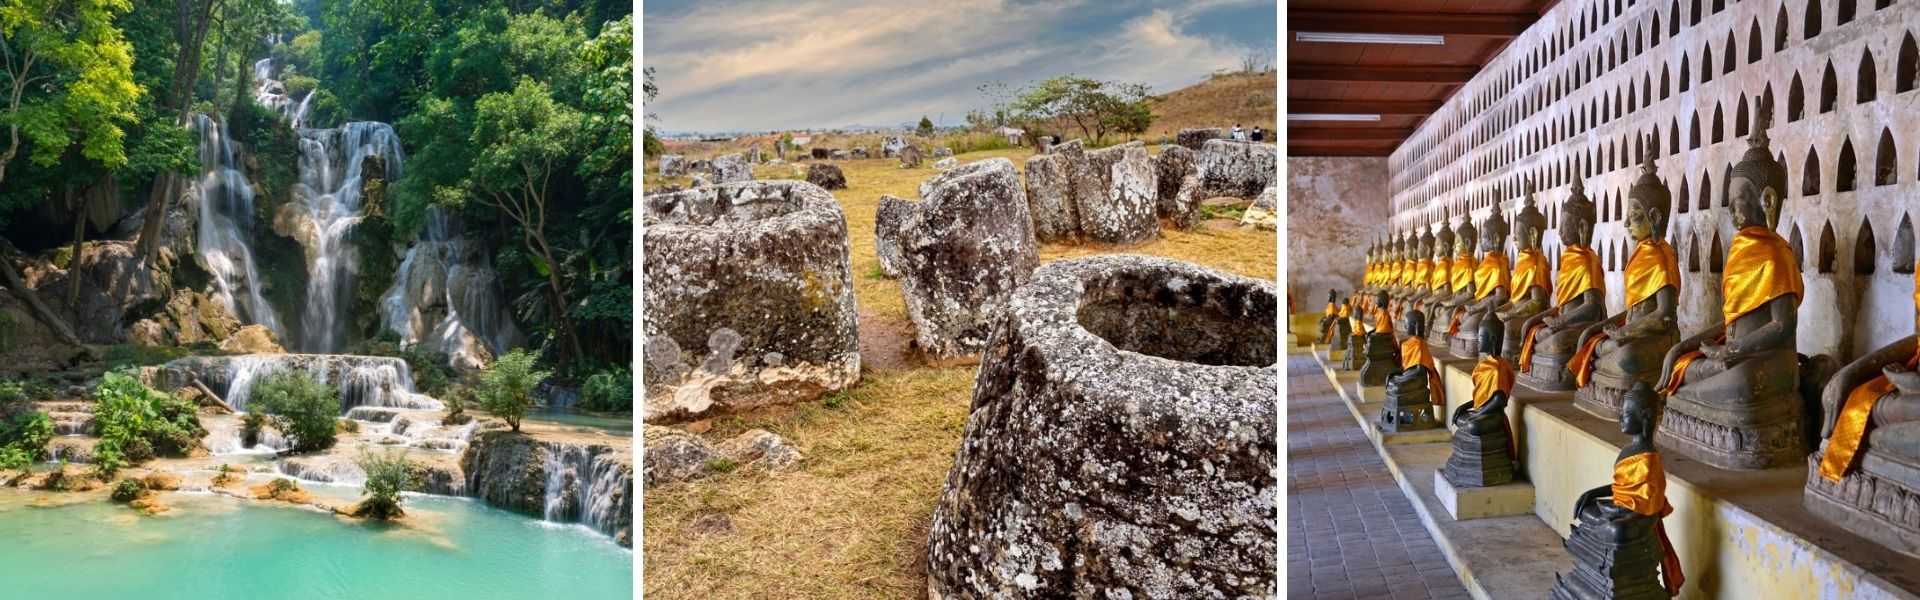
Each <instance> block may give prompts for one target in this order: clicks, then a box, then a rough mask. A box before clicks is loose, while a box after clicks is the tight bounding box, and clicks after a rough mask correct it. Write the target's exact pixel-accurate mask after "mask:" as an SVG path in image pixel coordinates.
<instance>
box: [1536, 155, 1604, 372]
mask: <svg viewBox="0 0 1920 600" xmlns="http://www.w3.org/2000/svg"><path fill="white" fill-rule="evenodd" d="M1596 220H1597V219H1596V215H1595V213H1594V206H1593V201H1592V200H1588V199H1587V194H1586V187H1585V186H1584V185H1582V184H1581V183H1580V180H1578V179H1575V180H1573V194H1572V195H1571V196H1570V197H1568V198H1567V200H1566V202H1562V203H1561V204H1560V245H1561V246H1562V247H1563V248H1565V249H1564V250H1561V251H1560V272H1559V273H1558V274H1557V275H1556V276H1555V277H1554V281H1553V308H1549V309H1547V310H1545V311H1542V312H1540V313H1539V314H1537V315H1534V316H1533V317H1532V318H1529V319H1527V321H1526V322H1525V323H1524V324H1523V325H1522V327H1521V332H1522V333H1521V337H1520V353H1519V357H1518V359H1516V360H1515V361H1514V366H1515V368H1516V369H1517V370H1519V371H1520V381H1521V383H1525V384H1527V385H1530V386H1533V387H1534V388H1535V389H1539V390H1543V391H1549V392H1565V391H1570V390H1572V389H1573V388H1574V385H1573V377H1572V375H1571V373H1570V372H1569V371H1568V370H1567V368H1566V365H1567V360H1568V359H1569V358H1571V357H1572V356H1573V352H1574V349H1575V347H1576V346H1577V342H1579V338H1580V332H1581V331H1583V330H1585V329H1586V328H1587V327H1588V326H1591V325H1593V324H1594V323H1598V322H1600V320H1601V319H1604V318H1606V316H1607V292H1606V271H1605V269H1604V268H1603V267H1602V266H1601V264H1600V256H1599V255H1598V254H1596V253H1594V251H1593V248H1592V246H1591V244H1592V243H1593V226H1594V224H1595V221H1596Z"/></svg>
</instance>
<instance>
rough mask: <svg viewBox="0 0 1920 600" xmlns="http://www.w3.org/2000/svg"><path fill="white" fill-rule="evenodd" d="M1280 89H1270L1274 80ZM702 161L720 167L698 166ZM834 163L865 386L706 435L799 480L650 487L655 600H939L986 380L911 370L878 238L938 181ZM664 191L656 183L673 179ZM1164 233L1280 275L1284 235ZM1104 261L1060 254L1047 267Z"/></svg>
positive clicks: (1164, 252)
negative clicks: (931, 536)
mask: <svg viewBox="0 0 1920 600" xmlns="http://www.w3.org/2000/svg"><path fill="white" fill-rule="evenodd" d="M1266 81H1267V83H1266V84H1265V85H1266V86H1267V89H1269V90H1271V89H1272V87H1273V80H1272V78H1271V76H1268V78H1267V80H1266ZM1267 110H1268V112H1269V113H1271V112H1272V109H1271V108H1269V109H1267ZM1269 119H1271V117H1269ZM1248 123H1249V126H1251V120H1249V122H1248ZM1267 124H1268V125H1271V121H1270V120H1269V121H1268V122H1267ZM839 147H846V146H839ZM1150 147H1151V146H1150ZM870 148H874V147H873V146H870ZM875 149H877V148H875ZM1153 150H1154V151H1156V152H1157V148H1155V149H1153ZM1031 153H1032V151H1031V150H1030V149H1026V148H1016V149H1008V150H995V151H985V152H974V153H968V154H962V155H961V156H960V157H959V159H960V160H961V161H962V162H970V161H975V160H981V159H986V158H992V157H1007V158H1010V159H1012V160H1013V161H1014V164H1015V165H1016V166H1021V165H1023V164H1024V162H1025V160H1026V158H1027V157H1028V156H1029V155H1031ZM695 157H698V158H710V157H711V155H690V156H689V158H690V159H692V158H695ZM648 162H649V164H648V171H649V173H652V172H653V168H654V165H653V164H652V161H648ZM835 164H838V165H840V166H841V168H842V169H843V170H844V171H845V173H846V176H847V181H848V183H849V187H848V189H845V190H837V191H835V192H834V196H835V197H836V198H838V199H839V201H840V204H841V206H842V207H843V208H844V209H845V211H846V214H847V229H848V231H849V237H850V241H851V249H852V257H853V272H854V280H855V296H856V298H857V300H858V302H859V309H860V327H861V345H862V348H861V351H862V354H863V363H865V364H864V366H863V367H862V370H863V373H862V380H861V382H860V384H859V385H857V386H855V387H854V388H852V389H850V390H847V391H845V392H842V393H840V394H838V395H835V396H832V397H829V398H825V399H821V400H816V401H813V402H807V403H804V404H801V405H799V406H793V407H786V408H782V409H780V410H774V411H768V412H764V413H756V414H749V415H740V416H735V417H728V418H725V419H722V420H719V421H715V422H713V423H711V425H712V430H711V431H709V432H707V433H706V435H707V436H708V437H709V438H710V439H712V440H716V441H717V440H719V439H724V438H725V437H727V436H730V435H732V434H736V433H738V432H741V431H744V430H746V429H749V428H756V427H757V428H762V429H767V430H769V431H772V432H774V433H777V434H780V435H781V436H784V437H786V438H787V439H788V440H791V441H792V442H793V443H794V444H796V445H798V446H799V447H800V448H801V449H802V450H803V451H804V452H805V453H806V459H805V460H803V461H802V462H801V463H800V464H799V465H797V466H796V467H795V468H793V469H791V470H788V471H782V472H776V473H766V472H759V471H749V470H739V471H734V472H730V473H724V474H720V475H717V476H714V477H710V478H707V479H703V480H698V481H694V482H691V483H677V484H669V485H664V486H660V487H656V488H653V489H649V490H646V491H645V494H644V499H643V502H644V515H643V520H644V525H643V531H644V536H645V539H644V540H643V552H644V554H643V555H644V557H645V565H644V574H643V575H642V577H643V578H644V584H643V585H644V589H645V593H646V594H647V596H648V597H649V598H664V599H671V598H703V599H705V598H836V599H837V598H924V597H926V564H925V562H926V560H925V541H926V540H925V537H926V531H927V524H928V520H929V518H930V517H931V515H932V513H933V509H934V502H935V501H936V499H937V498H938V496H939V492H940V487H941V485H942V483H943V481H944V480H945V478H946V473H947V468H948V467H949V466H950V465H951V464H952V463H953V458H954V452H955V450H956V449H957V448H958V447H959V439H960V434H961V431H962V429H963V428H964V426H965V424H966V418H967V411H966V407H967V405H968V401H969V398H970V396H971V393H972V388H973V378H974V368H973V367H950V368H928V367H924V366H920V365H919V364H918V363H915V362H912V361H905V360H902V359H901V356H900V352H901V349H902V348H903V347H904V344H905V341H906V339H907V338H908V337H910V336H911V333H910V332H911V326H910V325H909V324H908V320H907V315H906V307H905V304H904V303H903V301H902V299H901V295H900V288H899V285H898V283H897V282H895V281H894V280H891V279H885V278H882V277H880V276H879V262H878V259H876V258H875V257H874V248H873V229H874V212H875V209H876V207H877V206H878V201H879V198H880V196H881V195H882V194H892V195H895V196H900V197H904V198H915V197H917V194H916V191H915V190H916V188H917V187H918V185H919V183H920V182H921V181H922V180H924V179H926V178H928V177H931V176H933V174H934V173H935V171H934V170H933V169H931V168H921V169H913V170H904V169H900V168H899V167H898V166H897V165H898V163H897V161H895V160H893V159H879V158H876V159H869V160H855V161H836V162H835ZM928 164H931V161H929V163H928ZM800 169H801V170H802V172H804V169H805V167H804V165H803V166H801V167H800ZM794 173H795V169H794V166H793V165H772V166H766V165H763V166H760V167H758V168H757V169H756V173H755V175H756V177H758V178H760V179H783V178H793V177H794V176H795V175H794ZM655 179H657V178H654V179H649V180H648V181H647V182H646V186H647V187H652V186H657V185H660V184H662V183H666V182H667V181H661V180H655ZM681 182H682V183H684V179H683V180H681ZM1163 234H1164V236H1165V237H1164V238H1163V239H1161V240H1158V241H1155V242H1151V243H1148V244H1145V245H1141V246H1136V247H1132V248H1128V249H1126V250H1124V252H1128V253H1136V254H1148V255H1157V256H1165V257H1171V258H1176V259H1180V260H1186V261H1191V262H1195V263H1200V264H1204V265H1209V266H1212V267H1215V268H1219V269H1222V270H1225V271H1230V272H1233V273H1238V274H1241V275H1246V276H1250V277H1258V278H1263V279H1269V280H1271V279H1275V278H1276V277H1277V273H1276V272H1275V270H1276V268H1277V264H1278V263H1277V261H1278V256H1277V251H1278V248H1277V244H1276V241H1275V237H1274V234H1273V233H1272V232H1266V231H1256V230H1251V229H1241V228H1237V227H1233V226H1230V225H1226V224H1224V223H1220V222H1215V223H1211V224H1209V226H1207V227H1203V228H1201V229H1199V230H1197V231H1171V230H1168V231H1164V232H1163ZM1101 252H1104V250H1102V249H1100V248H1097V247H1087V246H1082V247H1075V246H1058V245H1048V246H1045V247H1044V248H1043V249H1042V251H1041V258H1042V261H1043V262H1050V261H1054V260H1060V259H1063V258H1071V257H1078V256H1087V255H1091V254H1097V253H1101Z"/></svg>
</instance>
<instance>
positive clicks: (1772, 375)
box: [1659, 121, 1808, 469]
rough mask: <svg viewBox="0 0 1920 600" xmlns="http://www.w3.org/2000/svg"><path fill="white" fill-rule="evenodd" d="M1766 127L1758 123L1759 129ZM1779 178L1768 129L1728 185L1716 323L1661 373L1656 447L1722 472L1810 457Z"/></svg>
mask: <svg viewBox="0 0 1920 600" xmlns="http://www.w3.org/2000/svg"><path fill="white" fill-rule="evenodd" d="M1763 122H1764V121H1763ZM1784 189H1786V170H1785V169H1783V168H1781V167H1780V164H1779V163H1777V162H1775V161H1774V159H1773V154H1772V152H1770V151H1768V150H1767V138H1766V129H1765V128H1764V127H1762V128H1759V129H1756V130H1755V132H1754V134H1753V138H1752V143H1751V145H1750V147H1749V148H1748V149H1747V152H1746V154H1745V155H1743V156H1742V157H1741V159H1740V162H1738V163H1735V164H1734V166H1733V171H1732V174H1731V175H1730V176H1729V177H1728V181H1727V196H1728V201H1729V203H1730V204H1731V205H1732V207H1733V211H1732V212H1733V216H1732V218H1733V225H1734V227H1735V228H1736V229H1738V230H1739V233H1737V234H1735V235H1734V238H1733V244H1732V246H1731V248H1730V249H1729V250H1728V252H1727V260H1726V267H1725V272H1724V273H1723V274H1722V276H1721V280H1720V284H1721V285H1720V289H1721V297H1722V298H1723V301H1722V305H1721V307H1720V317H1721V320H1720V322H1718V323H1715V324H1713V325H1711V326H1709V327H1707V329H1706V330H1705V331H1702V332H1700V333H1698V334H1695V335H1694V336H1692V337H1689V338H1687V339H1684V340H1681V341H1680V343H1679V344H1677V345H1675V346H1674V347H1673V348H1672V349H1671V350H1668V351H1667V356H1666V360H1665V361H1664V362H1663V363H1662V365H1661V370H1660V372H1661V378H1660V381H1661V382H1662V383H1661V384H1660V386H1659V387H1660V388H1661V391H1663V392H1665V393H1667V394H1668V395H1669V396H1668V398H1667V405H1666V414H1665V415H1664V417H1663V418H1662V419H1661V426H1660V443H1661V445H1663V446H1666V447H1669V448H1673V449H1674V450H1676V451H1678V452H1681V453H1683V454H1687V455H1689V456H1692V457H1694V458H1697V459H1699V460H1700V461H1702V462H1705V463H1708V464H1711V465H1714V466H1717V467H1721V468H1726V469H1766V468H1772V467H1779V466H1784V465H1788V464H1793V463H1797V462H1799V461H1801V460H1804V459H1805V458H1806V456H1807V442H1806V437H1805V435H1804V434H1805V431H1804V430H1803V429H1802V426H1803V424H1804V423H1803V422H1804V421H1805V416H1804V415H1805V414H1806V408H1807V402H1808V400H1806V399H1805V398H1804V397H1802V396H1801V393H1800V358H1799V355H1798V353H1797V352H1796V351H1795V336H1796V335H1797V333H1798V329H1799V318H1798V317H1799V315H1798V309H1799V306H1800V299H1801V297H1802V296H1803V291H1802V283H1801V280H1800V266H1799V262H1798V258H1797V257H1796V256H1795V253H1794V251H1793V248H1792V247H1791V246H1789V245H1788V244H1787V241H1786V240H1784V239H1781V237H1780V234H1778V233H1774V231H1773V228H1774V227H1775V226H1776V222H1777V219H1778V218H1779V211H1780V202H1781V196H1780V191H1781V190H1784Z"/></svg>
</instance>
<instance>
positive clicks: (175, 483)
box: [140, 471, 180, 492]
mask: <svg viewBox="0 0 1920 600" xmlns="http://www.w3.org/2000/svg"><path fill="white" fill-rule="evenodd" d="M140 483H141V484H142V485H144V486H146V488H147V489H149V490H156V491H162V492H171V491H174V490H178V489H180V475H179V474H177V473H167V472H164V471H154V472H152V473H148V474H147V476H146V477H144V478H142V479H141V480H140Z"/></svg>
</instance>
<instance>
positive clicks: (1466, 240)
mask: <svg viewBox="0 0 1920 600" xmlns="http://www.w3.org/2000/svg"><path fill="white" fill-rule="evenodd" d="M1478 231H1479V230H1477V229H1475V228H1474V226H1473V217H1472V216H1465V217H1460V226H1459V227H1456V228H1454V231H1453V233H1454V242H1453V253H1454V254H1455V255H1458V256H1469V257H1470V256H1473V245H1474V244H1477V243H1479V242H1480V237H1479V236H1480V234H1479V232H1478Z"/></svg>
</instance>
